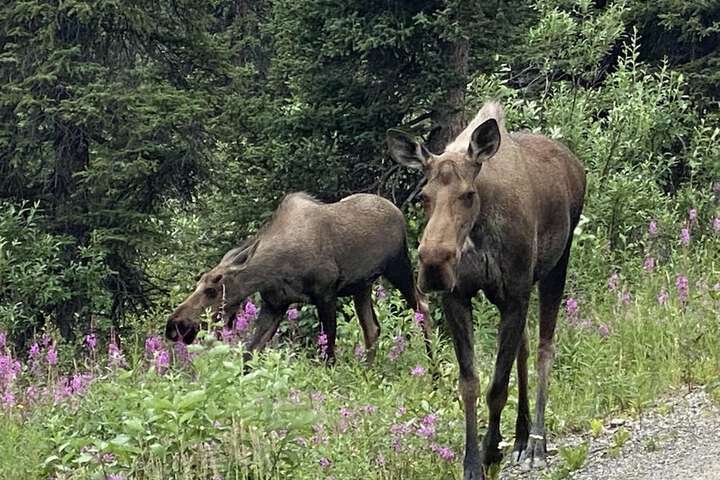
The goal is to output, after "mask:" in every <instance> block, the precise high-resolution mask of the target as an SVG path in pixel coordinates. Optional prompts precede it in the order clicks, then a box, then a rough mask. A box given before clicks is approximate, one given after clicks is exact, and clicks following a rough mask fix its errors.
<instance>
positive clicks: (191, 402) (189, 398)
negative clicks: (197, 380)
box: [177, 390, 207, 410]
mask: <svg viewBox="0 0 720 480" xmlns="http://www.w3.org/2000/svg"><path fill="white" fill-rule="evenodd" d="M206 396H207V393H206V392H205V390H193V391H192V392H188V393H186V394H185V395H183V396H182V397H180V400H179V401H178V403H177V407H178V409H180V410H185V409H187V408H190V407H193V406H195V405H197V404H198V403H200V402H202V401H203V400H205V397H206Z"/></svg>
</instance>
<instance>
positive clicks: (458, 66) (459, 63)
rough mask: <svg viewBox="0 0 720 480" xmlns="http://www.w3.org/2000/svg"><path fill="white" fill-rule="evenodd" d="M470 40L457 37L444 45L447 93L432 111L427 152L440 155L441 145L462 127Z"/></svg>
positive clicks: (463, 124) (455, 134)
mask: <svg viewBox="0 0 720 480" xmlns="http://www.w3.org/2000/svg"><path fill="white" fill-rule="evenodd" d="M469 52H470V41H469V40H468V39H467V38H460V39H457V40H455V41H452V42H446V43H445V45H444V46H443V57H444V58H447V59H448V62H447V69H448V72H447V76H448V79H449V84H448V88H447V94H446V95H445V97H444V98H442V99H441V100H440V101H438V102H437V103H436V104H435V105H434V106H433V109H432V112H431V117H430V118H431V119H432V122H433V125H434V126H433V129H432V131H431V132H430V136H429V137H428V141H427V146H428V148H429V149H430V151H431V152H433V153H437V154H440V153H442V152H443V151H444V150H445V146H446V145H447V144H448V143H449V142H450V141H452V140H453V139H455V137H457V136H458V134H459V133H460V132H462V130H463V128H465V86H466V85H467V69H468V56H469Z"/></svg>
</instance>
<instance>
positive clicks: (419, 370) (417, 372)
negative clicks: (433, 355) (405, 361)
mask: <svg viewBox="0 0 720 480" xmlns="http://www.w3.org/2000/svg"><path fill="white" fill-rule="evenodd" d="M410 375H412V376H413V377H422V376H423V375H425V368H424V367H423V366H422V365H418V366H416V367H415V368H413V369H412V370H410Z"/></svg>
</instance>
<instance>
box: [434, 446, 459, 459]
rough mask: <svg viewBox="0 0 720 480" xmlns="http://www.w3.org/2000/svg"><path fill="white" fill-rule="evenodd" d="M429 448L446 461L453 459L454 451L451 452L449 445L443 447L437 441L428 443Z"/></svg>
mask: <svg viewBox="0 0 720 480" xmlns="http://www.w3.org/2000/svg"><path fill="white" fill-rule="evenodd" d="M430 450H432V451H433V452H435V453H437V455H438V456H439V457H440V458H441V459H443V460H445V461H446V462H450V461H452V460H454V459H455V452H453V451H452V449H451V448H450V447H443V446H440V445H438V444H437V443H433V444H432V445H430Z"/></svg>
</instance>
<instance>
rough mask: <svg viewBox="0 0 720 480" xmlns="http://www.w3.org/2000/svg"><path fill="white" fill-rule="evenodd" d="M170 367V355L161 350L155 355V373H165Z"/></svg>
mask: <svg viewBox="0 0 720 480" xmlns="http://www.w3.org/2000/svg"><path fill="white" fill-rule="evenodd" d="M169 366H170V354H169V353H168V351H167V350H165V349H163V350H160V351H159V352H156V353H155V371H157V373H159V374H163V373H165V371H166V370H167V369H168V367H169Z"/></svg>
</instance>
